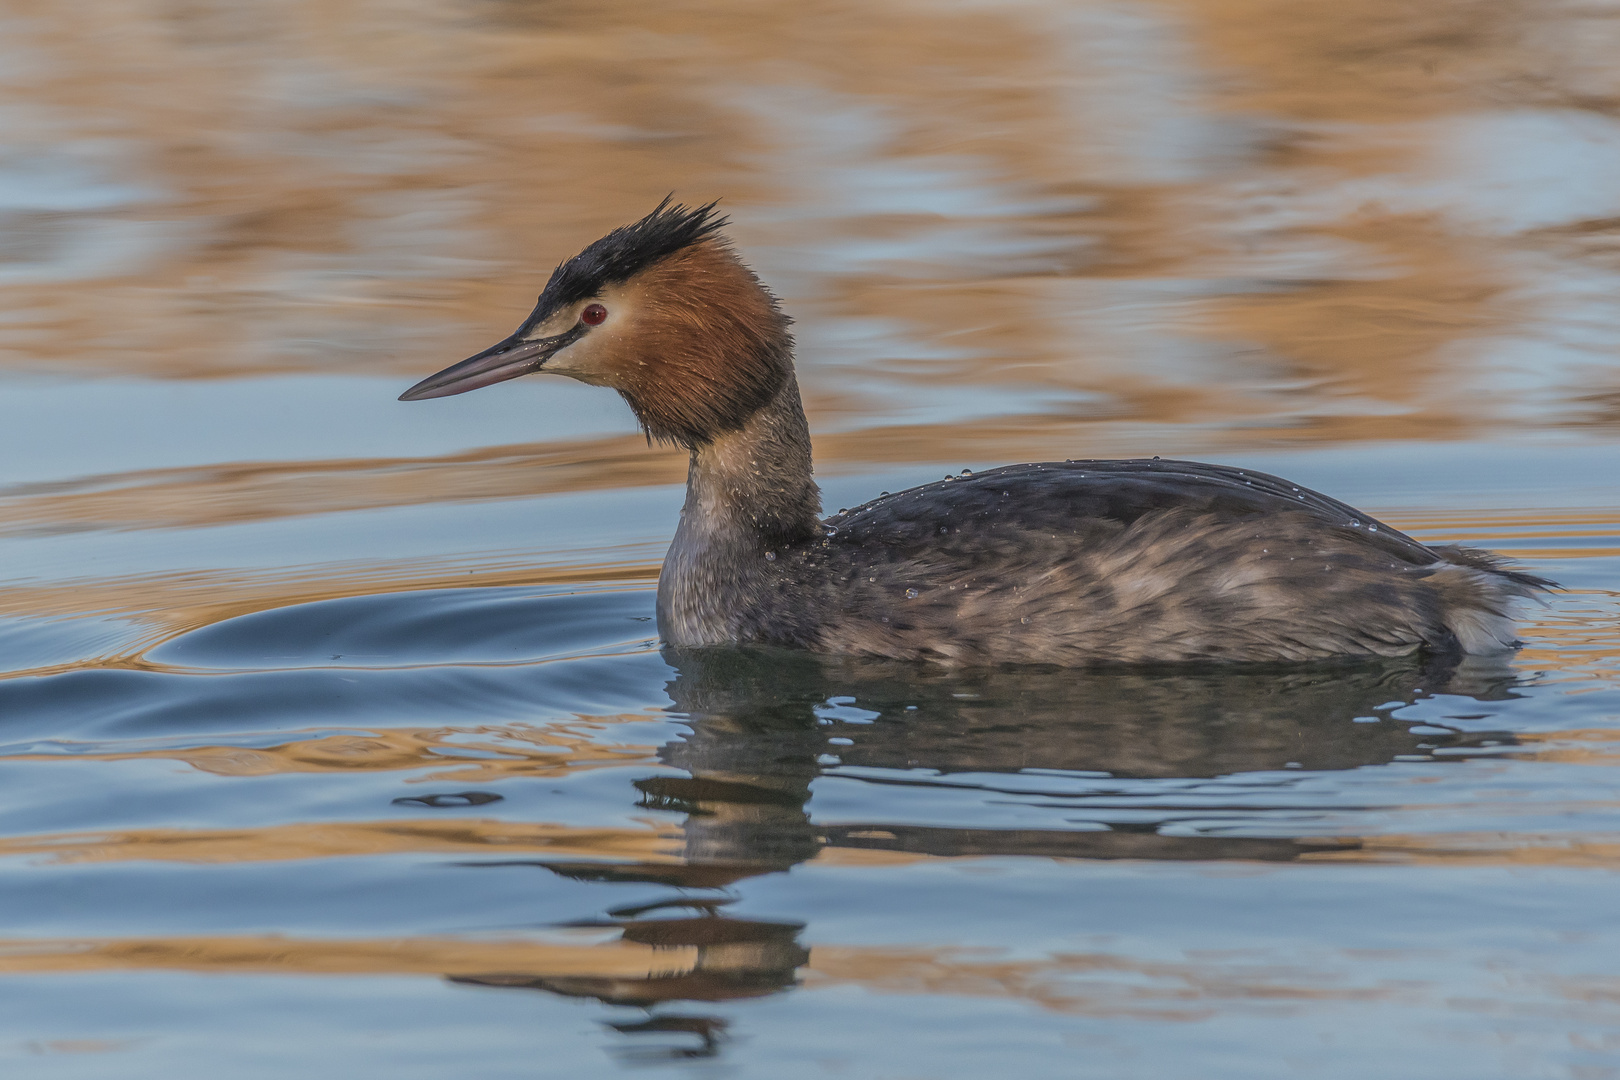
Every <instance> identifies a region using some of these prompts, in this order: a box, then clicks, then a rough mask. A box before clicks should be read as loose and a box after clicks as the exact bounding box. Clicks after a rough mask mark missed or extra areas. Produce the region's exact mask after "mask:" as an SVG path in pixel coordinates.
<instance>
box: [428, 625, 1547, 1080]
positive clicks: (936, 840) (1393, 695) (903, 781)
mask: <svg viewBox="0 0 1620 1080" xmlns="http://www.w3.org/2000/svg"><path fill="white" fill-rule="evenodd" d="M665 659H666V660H667V661H668V662H669V663H670V664H671V665H672V666H673V667H674V668H675V670H676V677H675V678H674V679H673V680H672V681H671V682H670V684H669V686H668V692H669V695H670V697H671V699H672V701H673V704H672V705H671V707H670V708H671V711H672V712H675V713H677V714H679V715H681V716H682V717H684V718H685V719H686V720H687V722H688V723H689V724H690V727H691V731H690V734H689V735H688V736H687V737H686V738H684V739H683V740H680V741H675V742H671V743H669V744H667V745H665V746H664V747H663V748H662V749H661V750H660V752H659V757H660V758H661V760H662V761H663V762H664V763H665V764H666V765H669V766H672V767H674V768H676V769H679V770H682V771H683V772H685V773H686V774H687V775H685V776H668V775H661V776H654V777H647V778H644V779H641V780H638V781H636V782H635V785H634V786H635V789H636V792H637V805H638V806H639V807H642V808H647V809H655V810H662V811H673V812H678V813H682V814H685V815H686V820H685V822H684V824H683V832H684V843H683V847H682V850H681V855H682V857H683V858H682V861H681V862H678V863H658V862H646V863H601V862H560V861H546V860H542V861H523V862H522V863H521V864H520V865H531V866H535V867H540V868H544V869H546V870H549V871H551V872H553V873H556V874H560V875H563V876H565V877H569V878H573V879H576V880H589V881H599V882H639V883H643V884H657V885H663V886H667V887H669V888H671V889H674V890H677V892H676V893H675V894H674V895H671V896H669V897H667V898H665V899H662V900H658V901H656V902H653V903H647V904H640V905H635V906H630V907H623V908H617V909H614V910H612V911H610V912H608V913H607V915H608V917H607V918H605V919H596V920H590V921H586V922H581V923H576V924H573V925H576V926H590V927H601V928H612V929H616V930H617V931H618V932H619V934H620V935H621V940H622V941H624V942H626V943H632V944H637V945H650V946H653V947H654V948H659V949H682V950H683V951H682V952H681V953H680V955H681V957H682V962H683V963H684V965H685V966H684V967H683V968H682V970H679V971H667V972H652V973H649V974H647V975H646V976H645V977H626V976H622V975H603V976H600V977H597V976H588V975H570V976H561V977H558V976H549V977H540V976H525V975H522V974H510V973H502V974H490V975H479V976H462V977H458V978H456V979H455V981H457V982H462V983H472V984H478V985H482V986H494V987H511V988H520V989H532V990H544V991H549V992H551V993H557V994H565V995H569V996H575V997H594V998H597V999H598V1000H600V1001H602V1002H604V1003H607V1004H613V1005H625V1006H635V1007H640V1008H642V1009H644V1010H646V1018H645V1019H640V1020H636V1021H632V1022H619V1023H609V1024H608V1026H609V1027H610V1028H612V1029H613V1030H615V1031H618V1032H620V1033H623V1034H626V1035H637V1036H640V1035H647V1034H662V1035H669V1034H671V1033H677V1034H685V1035H695V1036H697V1039H698V1043H697V1045H695V1046H692V1045H683V1046H680V1047H677V1048H672V1049H665V1050H661V1051H659V1052H658V1053H659V1054H661V1055H668V1056H676V1057H701V1056H710V1055H713V1054H716V1053H718V1052H719V1050H720V1048H721V1046H722V1044H723V1042H724V1037H725V1032H726V1028H727V1021H726V1020H725V1019H724V1018H723V1017H720V1016H715V1015H692V1014H691V1013H687V1012H681V1013H673V1012H665V1011H663V1009H664V1007H665V1006H668V1005H671V1004H672V1003H676V1002H710V1003H715V1002H724V1001H729V1000H734V999H739V998H751V997H759V996H762V995H766V994H771V993H775V992H778V991H781V990H784V989H788V988H791V987H792V986H794V985H795V984H796V982H797V979H798V971H799V969H800V968H801V967H802V966H803V965H805V964H806V963H808V961H809V959H810V952H809V950H808V949H806V948H805V947H804V946H803V945H801V944H800V943H799V941H798V935H799V933H800V931H802V930H803V929H804V928H805V924H804V923H799V922H777V921H764V920H756V919H746V918H740V917H737V916H734V915H730V914H727V913H726V911H725V910H724V909H725V908H726V907H727V905H729V904H730V903H731V902H732V901H733V900H734V899H735V897H734V895H733V894H732V893H731V891H730V890H731V887H732V886H734V885H735V884H736V883H738V882H740V881H743V880H745V879H748V878H752V877H757V876H759V875H763V874H770V873H776V872H780V871H786V870H789V869H791V868H792V867H794V866H796V865H798V864H799V863H802V862H806V861H808V860H810V859H813V858H816V857H817V856H818V855H820V854H821V853H822V852H823V851H825V850H827V849H836V848H862V849H868V850H881V851H890V852H898V853H906V854H915V855H931V856H997V855H999V856H1006V855H1034V856H1042V857H1048V858H1051V857H1064V858H1077V859H1154V860H1221V859H1228V860H1233V859H1235V860H1250V861H1272V862H1276V861H1287V860H1293V859H1298V858H1300V857H1301V856H1304V855H1307V854H1310V853H1313V852H1324V851H1344V850H1346V849H1351V848H1354V847H1356V846H1357V845H1358V841H1356V840H1355V839H1354V838H1353V837H1342V838H1340V837H1328V838H1313V839H1302V838H1298V837H1294V836H1264V835H1260V836H1256V835H1253V833H1254V832H1255V831H1257V830H1256V829H1255V828H1253V826H1254V825H1256V824H1259V822H1255V821H1251V822H1249V823H1248V825H1249V826H1250V827H1249V828H1247V829H1246V832H1248V833H1249V834H1250V835H1244V836H1225V835H1201V834H1196V833H1194V834H1192V835H1187V834H1180V835H1175V834H1168V833H1167V832H1166V831H1164V826H1165V825H1167V824H1172V823H1174V821H1175V820H1177V819H1178V818H1183V817H1185V816H1186V814H1187V806H1186V803H1185V801H1184V800H1177V801H1176V802H1175V804H1174V805H1170V804H1169V803H1168V802H1167V803H1166V804H1165V805H1163V806H1162V807H1160V808H1159V812H1160V813H1162V819H1161V820H1157V821H1154V820H1145V821H1144V820H1142V817H1143V815H1142V814H1141V813H1140V811H1142V810H1144V808H1146V809H1147V810H1148V811H1149V815H1151V813H1152V812H1153V811H1152V803H1151V801H1148V800H1138V801H1134V802H1133V803H1132V809H1133V810H1135V811H1138V813H1137V814H1136V819H1135V820H1133V821H1129V822H1119V821H1109V820H1103V821H1100V822H1099V821H1087V822H1085V823H1084V825H1083V826H1081V827H1078V828H1075V829H1061V828H1034V829H1031V828H1008V829H995V828H953V827H946V826H939V825H919V824H903V823H898V822H894V821H869V822H841V823H826V822H822V823H817V822H814V821H813V820H812V816H811V813H810V800H811V785H812V782H813V781H815V780H816V778H817V777H819V776H822V775H825V774H828V773H830V772H835V771H836V770H838V769H842V768H847V767H850V766H854V767H858V768H859V769H860V771H861V774H862V777H863V778H864V779H866V780H871V781H875V782H881V783H888V784H892V785H896V787H895V788H894V789H893V790H895V792H896V794H895V795H894V798H893V800H892V802H893V805H894V806H895V809H896V811H897V814H898V815H903V814H904V809H905V808H904V800H905V795H904V790H905V788H906V787H907V786H911V785H921V786H935V785H939V784H943V783H949V782H950V779H949V778H950V777H951V775H952V774H962V773H973V774H976V776H975V779H976V780H978V781H981V783H980V785H979V786H980V789H981V790H982V789H983V788H984V787H986V786H988V787H990V789H991V790H995V789H994V783H993V777H994V776H996V775H998V774H999V775H1003V776H1008V777H1012V776H1015V775H1020V774H1022V775H1024V776H1025V778H1026V780H1027V778H1028V776H1029V774H1030V773H1031V772H1033V773H1034V774H1035V775H1041V774H1065V773H1067V774H1078V775H1083V776H1086V777H1098V776H1104V777H1106V778H1113V779H1118V780H1121V781H1128V780H1138V781H1164V780H1178V779H1185V780H1204V779H1213V778H1216V777H1229V776H1233V775H1238V774H1246V773H1257V774H1259V773H1271V772H1273V771H1275V770H1282V769H1290V770H1292V769H1298V770H1302V771H1305V772H1324V771H1335V770H1346V769H1354V768H1359V767H1363V766H1376V765H1384V764H1388V763H1390V762H1392V761H1395V760H1397V759H1401V760H1411V759H1414V758H1417V759H1431V760H1437V761H1448V760H1449V761H1461V760H1466V759H1467V758H1468V757H1470V756H1472V755H1473V754H1474V753H1477V752H1486V753H1488V752H1492V749H1491V748H1494V747H1499V746H1503V745H1511V744H1513V743H1514V741H1515V740H1514V739H1513V736H1512V735H1511V734H1509V733H1506V732H1477V731H1476V732H1464V731H1461V730H1451V731H1449V733H1444V734H1442V733H1440V732H1443V731H1445V730H1446V729H1443V728H1440V727H1438V726H1437V725H1435V724H1434V722H1433V721H1431V720H1425V721H1424V723H1423V726H1422V729H1421V733H1419V732H1415V731H1413V730H1411V727H1412V725H1410V724H1407V723H1403V722H1401V721H1399V720H1393V719H1391V718H1390V713H1391V711H1392V710H1394V709H1398V708H1400V707H1402V706H1405V705H1410V704H1412V703H1414V702H1416V701H1418V700H1421V699H1424V698H1427V697H1430V696H1432V695H1435V694H1440V693H1444V694H1450V695H1461V696H1467V697H1472V698H1475V699H1478V700H1492V699H1500V698H1504V697H1509V696H1513V686H1514V683H1515V676H1514V674H1513V672H1512V671H1511V670H1510V669H1508V668H1506V667H1504V666H1500V665H1495V664H1491V663H1489V662H1485V661H1479V660H1465V661H1463V662H1462V664H1461V665H1459V663H1458V662H1457V661H1456V660H1455V659H1451V660H1446V659H1438V658H1424V657H1412V658H1408V659H1405V660H1383V661H1376V662H1372V663H1367V662H1356V663H1338V664H1332V665H1313V666H1303V665H1288V666H1277V667H1252V668H1243V669H1233V668H1231V667H1226V668H1220V669H1216V668H1206V669H1188V668H1186V667H1185V666H1178V667H1176V668H1175V669H1164V670H1158V671H1155V670H1144V669H1141V668H1132V669H1119V670H1089V671H1088V670H1074V669H1056V668H1054V669H1030V668H1023V669H1018V668H996V669H982V670H950V669H943V668H938V667H933V666H917V665H907V664H901V663H894V662H889V661H864V660H834V659H827V658H818V657H814V656H810V655H806V654H803V653H788V652H776V651H749V650H733V649H708V650H693V651H676V650H669V651H666V653H665ZM1372 717H1379V718H1380V722H1377V723H1367V722H1357V721H1358V720H1361V721H1366V720H1367V719H1368V718H1372ZM829 738H836V739H837V742H836V743H830V742H829ZM872 770H887V775H885V776H877V775H873V773H872ZM986 776H988V777H991V778H992V780H991V781H990V782H989V783H988V784H986V783H984V782H983V781H984V778H985V777H986ZM1009 791H1010V793H1013V794H1017V795H1019V796H1022V797H1025V798H1028V797H1031V796H1034V797H1039V796H1040V795H1041V792H1039V791H1033V792H1032V791H1031V789H1030V788H1029V787H1028V785H1027V783H1026V784H1020V785H1019V786H1018V787H1017V788H1016V791H1012V790H1011V789H1009ZM1051 797H1052V798H1054V799H1056V798H1064V799H1073V800H1075V805H1076V806H1085V805H1090V804H1091V803H1090V802H1088V800H1087V799H1086V798H1085V797H1083V796H1082V797H1077V796H1075V794H1074V793H1073V792H1072V791H1065V792H1062V793H1052V795H1051ZM1094 801H1095V800H1093V801H1092V802H1094ZM1144 802H1145V803H1146V807H1144ZM1261 808H1262V807H1261V806H1260V805H1259V804H1256V806H1254V807H1252V808H1247V809H1251V810H1259V809H1261ZM1221 809H1222V810H1223V811H1226V814H1225V816H1226V818H1227V819H1228V820H1230V819H1232V818H1233V817H1234V816H1235V817H1241V816H1242V814H1243V812H1244V811H1245V809H1246V808H1244V807H1243V806H1241V805H1238V806H1230V805H1228V806H1224V807H1222V808H1221ZM1264 809H1268V810H1275V809H1276V807H1275V804H1272V803H1268V804H1266V805H1265V807H1264ZM1105 816H1106V815H1105ZM1206 817H1207V815H1206ZM475 865H477V866H484V867H487V866H511V865H514V863H512V862H499V863H490V862H481V863H478V864H475Z"/></svg>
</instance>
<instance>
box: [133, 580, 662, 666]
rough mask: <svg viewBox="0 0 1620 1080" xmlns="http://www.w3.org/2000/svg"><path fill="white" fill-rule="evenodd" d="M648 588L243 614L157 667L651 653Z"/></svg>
mask: <svg viewBox="0 0 1620 1080" xmlns="http://www.w3.org/2000/svg"><path fill="white" fill-rule="evenodd" d="M656 636H657V633H656V630H655V629H654V628H653V626H652V594H651V593H650V592H649V591H647V590H639V589H636V590H632V589H626V590H589V591H577V590H564V589H558V588H545V589H535V588H504V589H502V588H484V589H439V590H431V591H424V592H410V593H385V594H381V595H376V596H354V597H345V598H343V599H339V600H323V601H319V602H317V603H311V604H297V605H294V606H292V607H284V608H275V609H272V610H269V611H258V612H254V613H253V614H251V615H243V616H239V617H238V618H234V619H227V620H225V621H224V622H220V623H215V624H213V625H211V626H206V627H203V628H202V629H200V630H194V631H192V632H190V633H188V634H183V635H181V636H180V637H177V638H174V639H172V640H170V641H167V642H165V643H163V644H162V645H159V646H158V647H157V648H155V649H152V650H151V651H150V652H149V653H147V659H148V660H150V661H152V662H153V663H157V664H162V665H165V666H169V667H177V668H195V669H220V670H230V671H248V670H288V669H292V668H311V667H318V668H325V667H342V668H345V669H353V668H391V667H411V666H418V665H424V664H434V665H446V664H514V663H525V662H528V661H533V660H537V659H541V658H545V657H554V656H581V655H584V654H586V653H589V652H593V651H598V650H606V649H620V650H622V649H625V648H634V647H636V646H637V645H639V646H642V647H645V646H646V645H648V644H650V643H652V642H653V641H654V640H655V639H656Z"/></svg>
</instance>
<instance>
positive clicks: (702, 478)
mask: <svg viewBox="0 0 1620 1080" xmlns="http://www.w3.org/2000/svg"><path fill="white" fill-rule="evenodd" d="M820 515H821V490H820V489H819V488H817V487H816V483H815V480H814V479H813V478H812V475H811V460H810V428H809V425H808V424H807V423H806V422H805V418H804V407H803V405H802V404H800V401H799V386H798V383H797V381H795V379H794V378H793V376H792V375H791V374H789V375H788V378H787V380H786V382H785V383H784V384H783V385H782V388H781V389H780V390H779V391H778V392H777V393H776V395H775V396H774V397H773V398H771V400H770V401H769V402H767V403H766V404H765V406H764V407H763V408H761V409H760V410H759V411H758V412H756V413H754V415H753V416H752V417H750V418H749V419H748V421H747V422H746V423H745V424H744V425H743V426H742V427H741V428H740V429H738V430H736V431H733V432H730V433H728V434H726V435H723V436H721V437H719V438H717V439H715V440H713V441H712V442H707V443H704V444H702V445H700V446H698V447H697V448H695V449H694V450H693V451H692V462H691V466H690V468H689V469H688V471H687V477H686V505H685V506H683V507H682V508H681V523H680V527H679V528H677V529H676V530H675V540H674V542H673V543H672V544H671V545H670V548H669V554H668V555H667V556H666V557H665V559H664V569H663V573H662V574H660V575H659V579H658V625H659V631H660V633H661V634H662V635H663V637H664V639H665V640H666V641H667V642H669V643H670V644H671V645H713V644H721V643H724V642H728V641H735V640H737V634H736V628H737V627H738V626H739V625H740V624H742V623H745V622H746V621H747V614H748V608H749V606H750V605H749V601H750V599H754V600H757V599H758V597H759V590H760V589H761V588H766V587H769V586H768V582H769V581H770V579H771V578H772V577H773V570H775V569H779V567H773V566H772V562H773V560H772V559H771V558H770V556H772V555H774V554H775V553H776V552H778V551H781V550H782V549H784V548H787V547H789V546H792V545H795V544H799V543H803V542H804V541H806V540H809V539H811V538H813V537H815V536H816V535H818V534H819V533H820V531H821V524H820Z"/></svg>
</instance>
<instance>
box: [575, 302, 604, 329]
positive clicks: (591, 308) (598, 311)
mask: <svg viewBox="0 0 1620 1080" xmlns="http://www.w3.org/2000/svg"><path fill="white" fill-rule="evenodd" d="M606 319H607V308H605V307H603V306H602V305H601V304H586V305H585V310H584V311H582V312H580V313H579V321H580V322H582V323H584V324H585V325H586V326H601V325H602V323H603V322H604V321H605V320H606Z"/></svg>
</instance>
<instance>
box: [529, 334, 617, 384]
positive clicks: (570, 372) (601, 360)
mask: <svg viewBox="0 0 1620 1080" xmlns="http://www.w3.org/2000/svg"><path fill="white" fill-rule="evenodd" d="M605 344H606V342H604V341H603V340H601V338H599V337H598V336H597V335H596V334H594V333H593V334H590V335H588V336H587V337H586V338H585V340H583V341H581V342H578V343H577V344H574V345H571V346H569V347H568V348H566V349H564V350H563V351H562V352H560V353H558V354H557V355H556V356H553V357H552V358H551V359H550V360H549V361H547V362H546V366H545V367H544V368H543V369H542V370H543V371H549V372H551V373H552V374H553V375H566V376H568V377H569V378H570V379H578V380H579V381H580V382H582V383H589V384H591V385H592V386H607V385H609V384H610V383H611V379H610V374H611V368H610V365H609V364H608V363H607V355H606V354H607V353H608V352H609V351H610V350H608V349H605V348H604V347H603V346H604V345H605Z"/></svg>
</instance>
